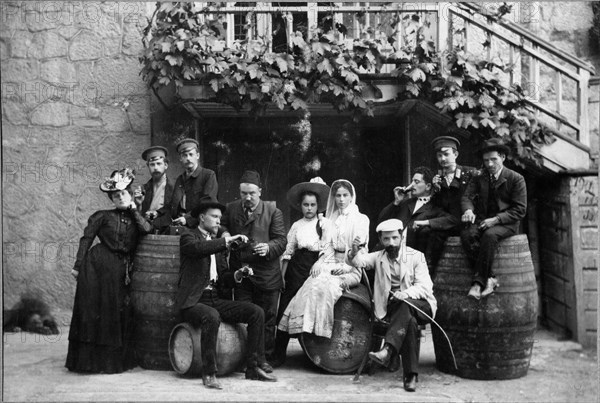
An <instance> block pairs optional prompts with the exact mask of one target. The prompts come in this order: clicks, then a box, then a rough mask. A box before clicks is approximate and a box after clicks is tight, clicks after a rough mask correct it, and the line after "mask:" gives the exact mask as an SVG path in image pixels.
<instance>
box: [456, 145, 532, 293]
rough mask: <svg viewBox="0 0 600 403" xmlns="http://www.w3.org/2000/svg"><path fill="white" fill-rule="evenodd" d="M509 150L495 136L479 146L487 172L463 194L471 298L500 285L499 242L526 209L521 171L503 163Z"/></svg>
mask: <svg viewBox="0 0 600 403" xmlns="http://www.w3.org/2000/svg"><path fill="white" fill-rule="evenodd" d="M509 152H510V149H509V148H508V147H507V146H506V145H505V144H504V143H503V142H502V140H500V139H497V138H493V139H490V140H487V141H485V142H484V144H483V147H482V148H481V149H480V155H481V157H482V159H483V168H484V172H483V174H482V175H480V176H478V177H475V178H473V180H472V181H471V183H469V186H468V187H467V190H466V191H465V194H464V195H463V197H462V202H461V206H462V210H463V215H462V222H463V223H465V224H467V227H466V228H465V229H463V230H462V232H461V241H462V244H463V248H464V250H465V252H466V254H467V256H468V257H469V259H470V260H471V262H472V263H473V266H474V271H475V275H474V276H473V283H472V285H471V289H470V290H469V294H468V296H469V297H472V298H475V299H480V298H481V297H486V296H488V295H490V294H491V293H493V292H494V290H495V289H496V288H497V287H498V286H499V285H500V284H499V282H498V280H497V279H496V278H495V277H494V273H493V272H492V263H493V261H494V256H495V254H496V248H497V247H498V243H499V242H500V241H501V240H502V239H505V238H508V237H509V236H511V235H514V234H516V233H517V231H518V229H519V222H520V221H521V220H522V219H523V217H525V213H526V212H527V188H526V187H525V179H523V176H521V175H520V174H519V173H517V172H515V171H513V170H511V169H508V168H507V167H505V166H504V160H505V159H506V157H507V155H508V154H509Z"/></svg>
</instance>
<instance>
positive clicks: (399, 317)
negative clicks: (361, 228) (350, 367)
mask: <svg viewBox="0 0 600 403" xmlns="http://www.w3.org/2000/svg"><path fill="white" fill-rule="evenodd" d="M403 228H404V225H403V224H402V221H400V220H398V219H395V218H392V219H389V220H385V221H382V222H381V223H379V225H378V226H377V229H376V230H377V234H378V235H379V241H380V242H381V244H382V245H383V247H384V249H383V250H380V251H377V252H371V253H367V252H366V251H365V250H364V248H363V246H362V244H361V240H360V239H359V238H357V239H355V240H354V242H353V243H352V249H351V250H350V252H349V253H348V261H350V262H352V264H353V265H354V266H356V267H359V268H364V269H366V270H375V281H374V284H373V305H374V309H375V312H374V314H375V316H376V317H377V318H378V319H380V320H386V321H388V322H389V323H390V325H389V327H388V330H387V332H386V335H385V345H384V347H383V348H382V349H381V350H380V351H378V352H372V353H369V358H370V359H371V360H372V361H375V362H376V363H378V364H380V365H383V366H385V367H390V368H391V367H393V366H395V365H394V363H395V362H396V363H397V362H398V356H399V355H400V356H401V357H402V368H403V371H404V389H406V390H407V391H409V392H414V391H415V390H416V387H417V376H418V373H419V368H418V366H419V357H418V354H417V351H418V349H417V346H418V343H419V339H418V332H419V329H418V327H417V325H424V324H426V323H428V322H429V321H430V319H429V318H428V317H427V316H425V315H424V314H423V313H422V312H419V310H417V309H415V308H414V307H413V306H411V305H414V306H416V307H417V308H419V309H420V310H421V311H423V312H425V313H426V314H427V315H429V316H430V317H432V318H433V316H434V315H435V311H436V308H437V302H436V300H435V297H434V296H433V283H432V281H431V278H430V277H429V271H428V270H427V263H426V261H425V256H424V255H423V253H421V252H419V251H417V250H415V249H412V248H411V247H409V246H406V247H404V248H403V247H402V230H403ZM408 303H410V304H411V305H409V304H408Z"/></svg>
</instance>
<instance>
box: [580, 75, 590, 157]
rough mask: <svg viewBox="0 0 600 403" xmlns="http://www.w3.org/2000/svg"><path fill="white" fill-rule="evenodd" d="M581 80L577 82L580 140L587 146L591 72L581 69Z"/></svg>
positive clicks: (588, 142)
mask: <svg viewBox="0 0 600 403" xmlns="http://www.w3.org/2000/svg"><path fill="white" fill-rule="evenodd" d="M579 75H580V77H581V78H580V79H579V81H578V82H577V115H578V116H577V122H578V123H579V125H580V126H581V129H580V130H579V137H578V139H577V140H579V141H580V142H581V143H583V144H585V145H586V146H589V145H590V125H589V98H590V87H589V82H590V72H589V71H587V70H584V69H581V68H580V69H579Z"/></svg>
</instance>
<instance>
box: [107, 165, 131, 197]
mask: <svg viewBox="0 0 600 403" xmlns="http://www.w3.org/2000/svg"><path fill="white" fill-rule="evenodd" d="M134 179H135V170H133V169H130V168H123V169H119V170H118V171H113V173H111V174H110V178H106V179H105V180H104V182H102V183H101V184H100V190H101V191H103V192H116V191H118V190H124V189H127V187H128V186H129V185H131V182H133V180H134Z"/></svg>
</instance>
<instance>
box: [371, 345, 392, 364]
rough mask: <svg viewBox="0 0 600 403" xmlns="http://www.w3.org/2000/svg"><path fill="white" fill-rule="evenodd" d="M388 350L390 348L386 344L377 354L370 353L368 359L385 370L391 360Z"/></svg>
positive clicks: (390, 353)
mask: <svg viewBox="0 0 600 403" xmlns="http://www.w3.org/2000/svg"><path fill="white" fill-rule="evenodd" d="M390 350H391V349H390V347H389V346H388V345H387V344H386V345H385V346H383V348H382V349H381V350H379V351H378V352H376V353H374V352H370V353H369V359H370V360H371V361H375V362H376V363H377V364H379V365H383V366H384V367H386V368H387V367H389V366H390V359H391V358H392V352H391V351H390Z"/></svg>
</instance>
